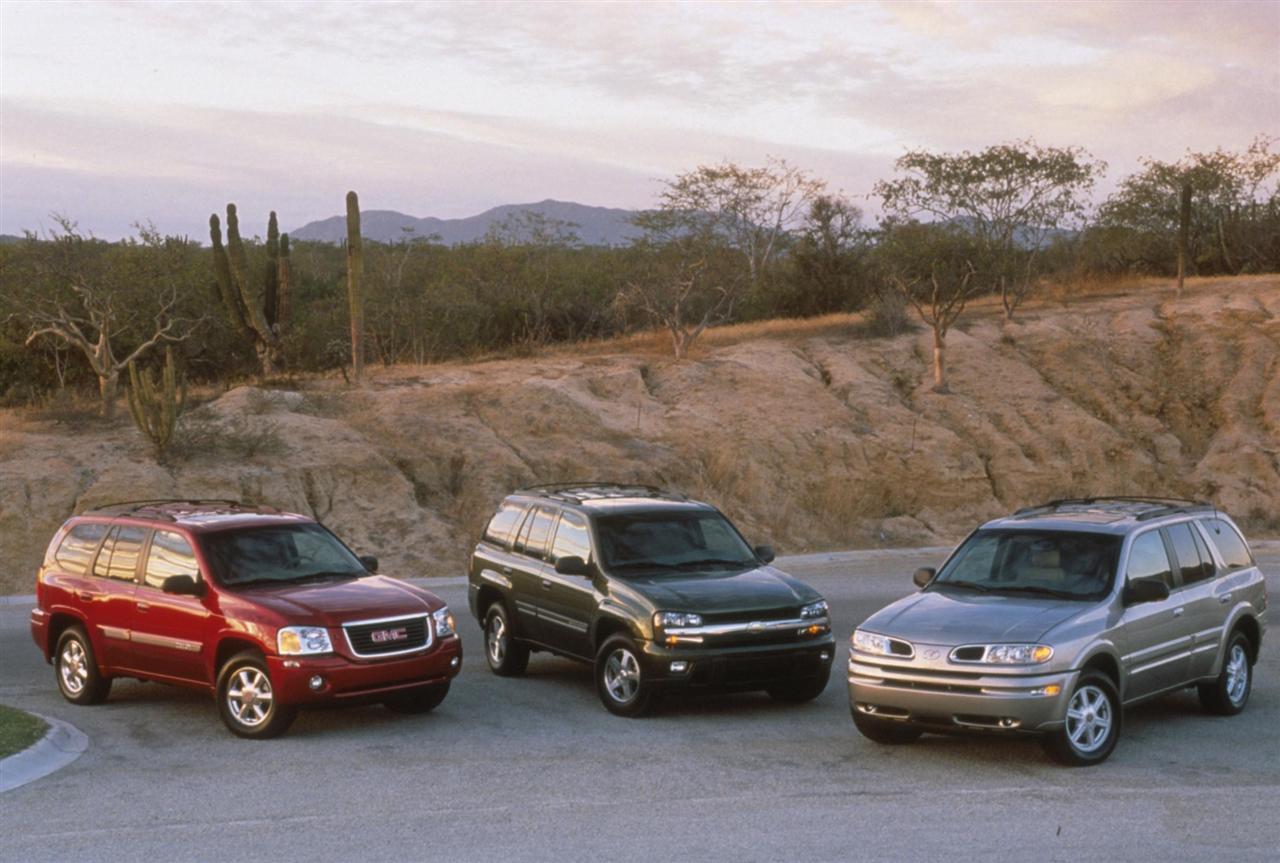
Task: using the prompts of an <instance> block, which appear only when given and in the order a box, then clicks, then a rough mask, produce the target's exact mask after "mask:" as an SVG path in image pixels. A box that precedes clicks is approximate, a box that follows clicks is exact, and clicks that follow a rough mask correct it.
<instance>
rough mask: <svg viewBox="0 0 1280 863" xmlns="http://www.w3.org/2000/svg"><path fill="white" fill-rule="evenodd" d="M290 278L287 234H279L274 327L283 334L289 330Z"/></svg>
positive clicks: (290, 267)
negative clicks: (277, 290) (277, 286)
mask: <svg viewBox="0 0 1280 863" xmlns="http://www.w3.org/2000/svg"><path fill="white" fill-rule="evenodd" d="M291 278H292V265H291V261H290V259H289V235H288V234H281V235H280V264H279V268H278V270H277V277H276V281H277V284H278V285H279V292H278V293H277V294H276V327H277V329H278V330H279V332H280V335H281V336H283V335H284V334H285V333H287V332H288V331H289V280H290V279H291Z"/></svg>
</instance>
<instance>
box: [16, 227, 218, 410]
mask: <svg viewBox="0 0 1280 863" xmlns="http://www.w3.org/2000/svg"><path fill="white" fill-rule="evenodd" d="M59 223H60V225H61V226H62V230H63V233H62V235H60V236H53V237H50V241H51V242H53V243H55V247H56V248H59V250H60V251H64V252H68V251H70V250H72V249H74V248H75V247H77V246H80V245H81V244H83V243H84V242H85V241H84V239H83V238H82V237H80V236H79V235H78V234H77V233H76V232H75V225H74V224H73V223H71V222H69V221H67V220H65V219H59ZM140 231H141V236H142V241H143V243H145V244H147V245H150V246H154V247H157V248H158V249H160V250H163V247H164V245H165V244H166V243H167V242H169V241H168V240H165V239H161V238H160V237H159V236H158V235H157V234H156V233H155V231H154V229H151V228H141V227H140ZM79 261H80V256H77V255H75V254H74V253H69V254H64V255H62V256H61V258H60V259H59V260H58V261H57V262H55V269H56V270H57V271H58V272H57V273H56V275H55V278H58V279H61V280H64V283H65V284H66V287H67V288H68V289H69V294H64V295H63V296H61V297H59V298H56V299H53V300H47V301H46V303H45V304H44V305H43V306H37V307H34V308H32V309H31V310H29V311H28V312H27V315H26V317H27V321H28V324H29V331H28V334H27V339H26V344H27V345H31V344H33V343H35V342H37V341H38V340H40V339H42V338H45V337H48V338H52V339H54V340H56V341H57V342H58V343H61V344H64V345H66V346H67V347H69V348H71V349H74V350H77V351H79V352H80V353H81V354H83V355H84V358H85V359H86V360H87V361H88V363H89V367H90V368H91V369H92V370H93V373H94V375H96V376H97V378H98V393H99V396H100V397H101V400H102V406H101V411H102V415H103V416H104V417H110V416H112V415H113V414H114V412H115V401H116V394H117V392H118V391H119V385H120V373H121V372H122V371H123V370H125V369H126V368H128V366H129V364H130V363H132V362H134V361H135V360H137V359H140V358H141V357H142V356H144V355H145V354H146V353H147V352H148V351H150V350H151V349H152V348H154V347H155V346H156V345H158V344H161V343H162V342H181V341H184V340H185V339H187V338H188V337H189V336H190V335H191V333H192V332H193V331H194V329H195V327H196V326H198V325H199V324H200V323H201V321H202V320H203V318H199V319H195V320H187V319H183V318H180V317H177V316H175V314H174V311H175V308H176V306H177V302H178V286H177V284H176V282H175V280H174V279H173V278H172V274H171V273H166V274H164V281H165V284H164V285H163V287H162V288H161V290H160V293H159V296H158V298H157V307H156V309H155V312H154V314H153V315H152V316H151V325H150V326H148V327H146V329H145V330H144V331H145V332H149V335H147V336H146V337H144V338H143V339H142V341H140V342H139V343H138V344H137V345H136V346H135V347H134V348H133V349H132V350H131V351H129V352H128V353H126V354H125V355H124V356H122V357H118V356H117V353H116V352H117V350H118V347H117V345H118V343H119V341H120V339H121V336H122V334H123V333H124V332H126V331H134V332H137V331H138V330H139V329H141V324H140V320H141V319H142V316H141V315H140V314H139V313H138V310H137V304H136V302H135V301H133V300H132V299H131V298H129V297H123V296H120V293H121V292H120V289H119V286H118V285H111V284H105V283H101V282H95V281H93V280H91V279H90V278H89V277H87V276H86V275H85V274H84V273H82V272H78V271H77V270H75V269H74V268H75V267H76V266H77V264H78V262H79ZM105 281H107V282H109V281H111V280H110V279H105Z"/></svg>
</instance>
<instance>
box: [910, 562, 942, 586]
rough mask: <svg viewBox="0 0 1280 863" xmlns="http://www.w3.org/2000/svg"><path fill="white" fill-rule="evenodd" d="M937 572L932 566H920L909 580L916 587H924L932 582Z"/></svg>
mask: <svg viewBox="0 0 1280 863" xmlns="http://www.w3.org/2000/svg"><path fill="white" fill-rule="evenodd" d="M937 574H938V571H937V570H936V569H934V568H933V567H932V566H922V567H920V568H919V569H917V570H916V571H915V574H914V575H912V576H911V580H912V581H913V582H915V585H916V587H925V586H926V585H928V584H929V582H931V581H933V577H934V576H935V575H937Z"/></svg>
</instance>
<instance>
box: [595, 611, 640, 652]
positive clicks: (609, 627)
mask: <svg viewBox="0 0 1280 863" xmlns="http://www.w3.org/2000/svg"><path fill="white" fill-rule="evenodd" d="M619 634H621V635H629V636H631V637H632V638H637V635H636V631H635V627H634V626H632V624H630V623H628V622H627V621H626V620H623V619H622V618H621V617H615V616H613V615H611V614H606V615H602V616H601V617H600V618H599V619H598V620H597V621H596V622H595V627H594V631H593V633H592V637H591V646H592V649H593V650H595V651H599V650H600V646H601V645H602V644H604V643H605V641H607V640H608V639H610V638H612V637H613V636H615V635H619Z"/></svg>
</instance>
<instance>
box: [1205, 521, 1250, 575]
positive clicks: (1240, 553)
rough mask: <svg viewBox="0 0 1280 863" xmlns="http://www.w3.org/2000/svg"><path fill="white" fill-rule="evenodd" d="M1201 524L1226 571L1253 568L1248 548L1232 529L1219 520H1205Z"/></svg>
mask: <svg viewBox="0 0 1280 863" xmlns="http://www.w3.org/2000/svg"><path fill="white" fill-rule="evenodd" d="M1201 524H1203V525H1204V526H1205V530H1206V531H1208V533H1209V538H1210V539H1212V540H1213V544H1214V545H1216V546H1217V547H1218V553H1219V554H1221V555H1222V562H1223V563H1225V564H1226V565H1227V569H1228V570H1232V569H1246V568H1248V567H1250V566H1253V555H1252V554H1250V553H1249V546H1247V545H1245V544H1244V539H1243V538H1242V537H1241V536H1240V534H1239V533H1237V532H1236V529H1235V528H1234V527H1232V526H1231V525H1230V524H1228V523H1227V522H1225V521H1223V520H1222V519H1220V518H1206V519H1204V520H1203V521H1202V522H1201Z"/></svg>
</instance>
